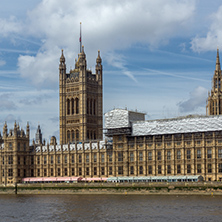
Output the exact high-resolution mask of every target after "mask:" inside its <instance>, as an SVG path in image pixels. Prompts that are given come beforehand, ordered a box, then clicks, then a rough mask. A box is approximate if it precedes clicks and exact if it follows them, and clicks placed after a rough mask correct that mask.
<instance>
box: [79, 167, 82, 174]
mask: <svg viewBox="0 0 222 222" xmlns="http://www.w3.org/2000/svg"><path fill="white" fill-rule="evenodd" d="M79 175H80V176H81V175H82V168H81V167H79Z"/></svg>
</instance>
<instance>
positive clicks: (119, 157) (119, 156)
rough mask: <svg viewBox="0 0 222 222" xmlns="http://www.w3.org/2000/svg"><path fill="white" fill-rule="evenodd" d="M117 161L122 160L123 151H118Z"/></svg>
mask: <svg viewBox="0 0 222 222" xmlns="http://www.w3.org/2000/svg"><path fill="white" fill-rule="evenodd" d="M118 161H119V162H121V161H123V153H122V152H118Z"/></svg>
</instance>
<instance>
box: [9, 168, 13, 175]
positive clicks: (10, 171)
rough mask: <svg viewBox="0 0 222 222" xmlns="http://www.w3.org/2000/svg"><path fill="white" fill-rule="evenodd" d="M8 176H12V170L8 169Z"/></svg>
mask: <svg viewBox="0 0 222 222" xmlns="http://www.w3.org/2000/svg"><path fill="white" fill-rule="evenodd" d="M8 176H9V177H12V176H13V169H8Z"/></svg>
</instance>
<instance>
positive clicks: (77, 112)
mask: <svg viewBox="0 0 222 222" xmlns="http://www.w3.org/2000/svg"><path fill="white" fill-rule="evenodd" d="M76 114H79V99H78V98H76Z"/></svg>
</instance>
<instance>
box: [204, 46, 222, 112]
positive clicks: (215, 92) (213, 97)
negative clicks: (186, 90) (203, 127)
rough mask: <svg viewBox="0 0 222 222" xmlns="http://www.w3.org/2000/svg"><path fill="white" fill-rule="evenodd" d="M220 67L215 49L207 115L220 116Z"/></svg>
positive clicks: (221, 91) (221, 100) (221, 106)
mask: <svg viewBox="0 0 222 222" xmlns="http://www.w3.org/2000/svg"><path fill="white" fill-rule="evenodd" d="M221 78H222V76H221V67H220V58H219V49H217V59H216V69H215V71H214V76H213V79H212V89H211V92H209V95H208V99H207V106H206V114H207V115H221V114H222V88H221Z"/></svg>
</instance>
